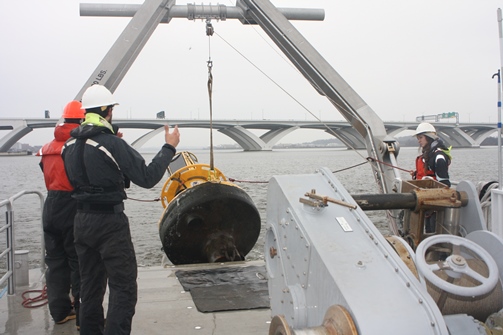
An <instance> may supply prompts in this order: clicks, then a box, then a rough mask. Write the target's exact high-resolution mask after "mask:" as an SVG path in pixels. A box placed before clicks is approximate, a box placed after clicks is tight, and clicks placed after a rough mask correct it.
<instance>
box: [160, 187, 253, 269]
mask: <svg viewBox="0 0 503 335" xmlns="http://www.w3.org/2000/svg"><path fill="white" fill-rule="evenodd" d="M260 227H261V222H260V215H259V212H258V210H257V208H256V206H255V204H254V203H253V201H252V199H251V198H250V196H249V195H248V194H247V193H246V192H245V191H243V190H242V189H241V188H239V187H237V186H235V185H232V184H230V183H225V182H205V183H201V184H199V185H196V186H194V187H191V188H188V189H186V190H184V191H183V192H181V193H180V194H178V195H177V196H176V197H175V198H174V199H173V200H172V201H171V202H170V203H169V204H168V206H167V207H166V209H165V210H164V213H163V215H162V217H161V220H160V223H159V235H160V238H161V242H162V245H163V250H164V252H165V253H166V256H168V258H169V260H170V261H171V262H172V263H173V264H175V265H179V264H194V263H213V262H220V261H238V260H244V256H246V255H247V254H248V252H250V250H251V249H252V248H253V246H254V245H255V243H256V241H257V239H258V237H259V234H260Z"/></svg>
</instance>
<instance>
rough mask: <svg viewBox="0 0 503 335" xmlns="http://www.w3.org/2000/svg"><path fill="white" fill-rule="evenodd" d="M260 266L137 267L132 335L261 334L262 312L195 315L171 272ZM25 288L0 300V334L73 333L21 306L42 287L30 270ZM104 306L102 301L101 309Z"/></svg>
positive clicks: (264, 327) (40, 310) (265, 313)
mask: <svg viewBox="0 0 503 335" xmlns="http://www.w3.org/2000/svg"><path fill="white" fill-rule="evenodd" d="M248 265H263V262H261V261H253V262H233V263H226V264H225V265H224V264H216V265H215V264H200V265H191V266H182V267H180V266H166V267H163V266H154V267H145V268H138V280H137V282H138V303H137V305H136V313H135V316H134V318H133V328H132V334H184V335H191V334H196V335H203V334H204V335H206V334H219V335H226V334H236V333H238V334H267V333H268V331H269V324H270V320H271V315H270V314H271V312H270V309H268V308H259V309H250V310H240V311H224V312H212V313H201V312H199V311H198V310H197V308H196V306H195V304H194V302H193V300H192V297H191V293H190V292H186V291H184V289H183V287H182V286H181V284H180V282H179V280H178V279H177V277H176V276H175V271H176V270H178V269H181V268H183V269H184V270H187V269H208V268H211V267H216V266H219V267H222V266H230V267H234V266H248ZM29 276H30V284H29V286H24V287H23V286H21V287H17V288H16V294H14V295H8V294H5V295H4V296H3V297H2V298H0V334H27V335H28V334H29V335H32V334H40V335H43V334H53V335H58V334H79V331H78V330H77V327H76V325H75V321H74V320H71V321H69V322H67V323H65V324H62V325H57V324H55V323H54V321H53V320H52V318H51V316H50V314H49V308H48V305H47V304H46V305H44V306H41V307H36V308H25V307H23V306H22V301H23V297H22V295H23V293H24V292H26V291H27V290H41V289H42V288H43V286H44V283H43V281H42V280H41V279H40V277H41V275H40V270H36V269H35V270H30V274H29ZM107 301H108V293H107V296H105V302H104V307H105V311H106V304H107Z"/></svg>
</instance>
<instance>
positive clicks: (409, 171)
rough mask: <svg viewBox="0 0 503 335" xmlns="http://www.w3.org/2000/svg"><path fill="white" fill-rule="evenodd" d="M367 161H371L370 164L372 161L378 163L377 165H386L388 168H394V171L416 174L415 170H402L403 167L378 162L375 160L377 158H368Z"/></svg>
mask: <svg viewBox="0 0 503 335" xmlns="http://www.w3.org/2000/svg"><path fill="white" fill-rule="evenodd" d="M367 161H369V162H370V161H372V162H377V163H380V164H382V165H386V166H389V167H392V168H394V169H397V170H401V171H405V172H408V173H412V172H414V170H407V169H403V168H401V167H398V166H394V165H392V164H389V163H386V162H382V161H380V160H378V159H375V158H372V157H367Z"/></svg>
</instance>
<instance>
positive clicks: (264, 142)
mask: <svg viewBox="0 0 503 335" xmlns="http://www.w3.org/2000/svg"><path fill="white" fill-rule="evenodd" d="M58 121H59V119H22V118H19V119H15V118H12V119H0V130H3V132H2V133H0V134H3V133H5V131H8V132H7V133H6V134H5V135H4V136H3V137H2V138H0V152H7V151H8V150H9V149H10V148H11V147H12V146H13V145H14V144H15V143H16V142H18V141H19V140H20V139H21V138H23V137H24V136H25V135H27V134H28V133H30V132H31V131H32V130H34V129H38V128H51V127H54V126H55V125H56V123H57V122H58ZM113 122H114V124H116V125H118V126H119V128H121V129H124V128H134V129H147V130H149V131H148V132H146V133H145V134H144V135H142V136H140V137H139V138H138V139H136V140H135V141H134V142H133V143H131V144H132V146H133V147H135V148H136V149H138V148H140V147H141V146H143V145H144V144H145V143H146V142H147V141H148V140H150V139H151V138H152V137H154V136H155V135H157V134H158V133H160V132H162V131H163V127H162V126H163V125H165V124H166V123H169V124H170V125H178V127H179V128H206V129H209V128H210V121H209V120H184V119H114V121H113ZM212 124H213V125H212V126H213V129H216V130H218V131H219V132H221V133H223V134H225V135H227V136H229V137H230V138H232V139H233V140H234V141H235V142H236V143H238V144H239V145H240V146H241V147H242V148H243V149H244V150H245V151H260V150H272V148H273V146H274V145H275V144H276V143H277V142H278V141H279V140H280V139H281V138H283V137H284V136H285V135H287V134H289V133H291V132H293V131H295V130H297V129H319V130H320V131H325V132H327V133H329V134H331V135H333V136H334V137H336V138H338V139H339V140H341V141H342V142H343V143H345V144H346V145H347V146H348V147H350V148H355V149H364V148H365V141H364V139H363V138H362V137H361V136H360V134H358V133H357V132H356V131H355V130H354V129H353V128H352V127H351V126H350V124H349V123H348V122H346V121H323V123H321V122H315V121H295V120H213V122H212ZM384 124H385V128H386V131H387V133H388V135H390V136H393V137H394V136H396V135H398V134H399V133H401V132H403V131H405V130H414V129H416V127H417V125H418V122H384ZM434 125H435V128H436V129H437V133H438V134H439V135H440V136H441V137H442V138H443V139H444V141H445V142H446V143H447V144H448V145H452V146H454V147H458V148H459V147H463V148H466V147H473V148H477V147H480V144H481V143H482V141H484V139H486V138H487V137H488V136H490V135H491V134H493V133H494V132H496V131H497V124H496V123H494V124H492V123H460V124H455V123H442V122H437V123H434ZM327 127H328V128H327ZM250 129H260V130H265V131H266V132H265V133H264V134H263V135H261V136H257V135H255V134H254V133H253V132H251V131H250Z"/></svg>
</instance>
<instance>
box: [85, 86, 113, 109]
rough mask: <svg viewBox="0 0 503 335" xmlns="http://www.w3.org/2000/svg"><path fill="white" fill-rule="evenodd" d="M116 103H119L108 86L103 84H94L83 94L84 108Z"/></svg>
mask: <svg viewBox="0 0 503 335" xmlns="http://www.w3.org/2000/svg"><path fill="white" fill-rule="evenodd" d="M115 105H118V103H117V102H116V101H115V99H114V97H113V95H112V93H111V92H110V91H109V90H108V88H106V87H105V86H103V85H93V86H91V87H89V88H88V89H87V90H86V91H85V92H84V94H83V95H82V108H83V109H90V108H95V107H103V106H115Z"/></svg>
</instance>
